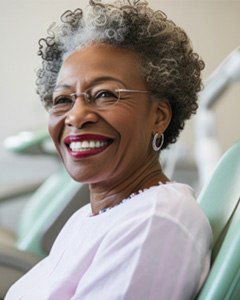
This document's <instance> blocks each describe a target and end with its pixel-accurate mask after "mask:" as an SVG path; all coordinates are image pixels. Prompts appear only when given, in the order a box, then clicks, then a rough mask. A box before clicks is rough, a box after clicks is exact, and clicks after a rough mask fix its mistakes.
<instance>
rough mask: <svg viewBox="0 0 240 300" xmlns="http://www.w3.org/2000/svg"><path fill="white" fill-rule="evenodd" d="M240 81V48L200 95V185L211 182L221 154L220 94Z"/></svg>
mask: <svg viewBox="0 0 240 300" xmlns="http://www.w3.org/2000/svg"><path fill="white" fill-rule="evenodd" d="M237 81H240V48H237V49H236V50H234V51H233V52H232V53H230V55H229V56H227V58H226V59H225V60H224V61H223V62H222V63H221V64H220V66H219V67H218V68H217V69H216V70H215V71H214V72H213V74H212V75H211V76H210V77H209V79H208V80H207V81H206V83H205V87H204V89H203V91H202V93H201V94H200V101H199V109H198V113H197V115H196V135H195V137H196V142H195V159H196V163H197V168H198V173H199V186H200V188H201V187H202V186H203V185H204V184H205V183H206V182H208V179H209V178H210V176H211V174H212V171H213V169H214V167H215V166H216V163H217V161H218V160H219V158H220V156H221V154H222V151H221V147H220V145H219V142H218V139H217V134H216V121H215V115H214V112H213V108H214V106H215V105H216V103H217V101H218V99H219V97H220V96H221V95H222V94H223V93H224V92H225V91H226V90H227V89H228V88H229V87H230V86H231V85H232V84H233V83H235V82H237Z"/></svg>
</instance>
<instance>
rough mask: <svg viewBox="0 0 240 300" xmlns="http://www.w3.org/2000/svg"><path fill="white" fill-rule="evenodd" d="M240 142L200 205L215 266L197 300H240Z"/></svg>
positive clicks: (214, 176) (223, 160) (215, 174)
mask: <svg viewBox="0 0 240 300" xmlns="http://www.w3.org/2000/svg"><path fill="white" fill-rule="evenodd" d="M239 199H240V140H239V141H238V142H236V143H235V144H234V145H233V146H232V147H231V148H230V149H229V150H228V151H226V153H225V154H224V155H223V157H222V158H221V159H220V161H219V163H218V164H217V166H216V169H215V171H214V172H213V174H212V177H211V179H210V181H209V183H208V184H207V186H206V187H205V188H204V189H203V191H202V192H201V193H200V195H199V198H198V202H199V204H200V206H201V207H202V209H203V210H204V212H205V214H206V215H207V217H208V219H209V221H210V224H211V226H212V230H213V255H212V266H211V269H210V273H209V275H208V278H207V280H206V282H205V284H204V286H203V288H202V290H201V292H200V294H199V296H198V297H197V299H198V300H230V299H231V300H238V299H240V205H239Z"/></svg>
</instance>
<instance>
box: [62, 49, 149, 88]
mask: <svg viewBox="0 0 240 300" xmlns="http://www.w3.org/2000/svg"><path fill="white" fill-rule="evenodd" d="M98 77H112V78H116V79H117V80H120V81H122V82H123V83H125V84H129V85H130V86H132V85H137V86H140V85H141V86H145V81H144V79H143V76H142V74H141V72H140V64H139V59H138V56H137V54H136V53H134V52H133V51H131V50H128V49H122V48H116V47H113V46H109V45H105V44H93V45H90V46H88V47H85V48H83V49H80V50H77V51H75V52H73V53H72V54H71V55H70V56H69V57H67V58H66V60H65V61H64V62H63V64H62V67H61V69H60V72H59V75H58V79H57V84H69V85H74V84H76V83H79V84H84V83H88V82H91V81H92V80H96V79H97V78H98Z"/></svg>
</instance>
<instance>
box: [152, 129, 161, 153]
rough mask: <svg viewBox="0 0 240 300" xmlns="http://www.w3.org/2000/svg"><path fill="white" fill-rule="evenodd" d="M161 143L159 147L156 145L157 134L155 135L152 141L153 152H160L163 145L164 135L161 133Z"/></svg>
mask: <svg viewBox="0 0 240 300" xmlns="http://www.w3.org/2000/svg"><path fill="white" fill-rule="evenodd" d="M160 138H161V143H160V145H157V140H158V133H155V135H154V137H153V140H152V147H153V150H154V151H159V150H161V148H162V146H163V143H164V134H163V133H162V134H161V136H160Z"/></svg>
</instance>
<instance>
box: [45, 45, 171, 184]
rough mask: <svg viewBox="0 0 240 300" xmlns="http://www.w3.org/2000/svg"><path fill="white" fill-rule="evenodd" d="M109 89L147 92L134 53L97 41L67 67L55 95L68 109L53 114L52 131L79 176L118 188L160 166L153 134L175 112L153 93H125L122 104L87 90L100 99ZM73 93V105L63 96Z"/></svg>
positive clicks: (76, 54) (67, 162) (65, 159)
mask: <svg viewBox="0 0 240 300" xmlns="http://www.w3.org/2000/svg"><path fill="white" fill-rule="evenodd" d="M106 87H107V89H109V90H110V91H112V90H113V91H115V90H116V89H131V90H142V91H146V90H147V86H146V83H145V81H144V79H143V77H142V75H141V72H140V68H139V62H138V58H137V56H136V55H135V54H134V53H132V52H131V51H130V50H123V49H119V48H114V47H111V46H107V45H103V44H96V45H91V46H88V47H86V48H84V49H81V50H78V51H76V52H74V53H73V54H71V55H70V56H69V57H68V58H67V59H66V60H65V61H64V63H63V65H62V67H61V70H60V72H59V76H58V79H57V83H56V88H55V91H54V94H53V99H55V100H54V101H56V107H58V105H59V107H60V108H61V107H62V106H64V107H65V106H67V107H68V108H67V109H66V111H65V110H63V111H61V109H60V111H61V112H59V110H58V109H56V110H55V111H54V109H53V110H52V112H50V116H49V132H50V135H51V137H52V139H53V141H54V143H55V146H56V148H57V150H58V152H59V153H60V156H61V157H62V160H63V162H64V164H65V167H66V169H67V170H68V172H69V174H70V175H71V176H72V177H73V178H74V179H75V180H77V181H80V182H87V183H100V184H101V183H104V184H105V185H106V184H107V185H108V184H109V185H111V186H114V185H115V186H116V185H119V184H121V182H123V181H124V180H128V178H130V177H131V176H135V177H136V178H138V177H139V176H140V177H142V176H144V175H143V174H144V172H146V170H148V169H149V168H151V165H154V164H155V165H156V164H158V157H157V155H156V153H155V152H154V151H153V150H152V148H151V141H152V136H153V134H154V133H155V132H159V133H161V130H162V131H164V129H165V128H166V126H167V124H168V123H169V118H170V113H169V106H168V105H167V104H166V103H165V104H164V102H163V103H162V104H161V102H159V101H156V100H151V99H150V96H149V94H148V93H123V94H124V96H123V99H120V100H119V102H118V103H117V104H114V105H110V106H106V107H105V106H104V107H96V106H92V105H91V104H88V103H86V102H87V101H86V100H88V98H87V94H84V92H85V91H88V94H91V95H93V96H94V97H95V99H100V98H104V99H106V97H108V98H109V97H110V96H111V95H109V93H106V92H102V90H103V89H104V90H105V89H106ZM70 94H75V95H77V97H76V96H75V99H74V102H73V105H72V106H71V105H70V104H69V103H68V101H70V102H71V101H72V100H71V98H69V97H67V98H66V97H65V98H62V97H61V96H62V95H64V96H66V95H67V96H68V95H70ZM111 97H112V96H111ZM113 97H114V96H113ZM85 98H86V99H85ZM59 99H60V100H59ZM104 101H105V100H104ZM99 102H100V101H99ZM69 106H71V107H69ZM143 170H145V171H143ZM138 175H139V176H138Z"/></svg>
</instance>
